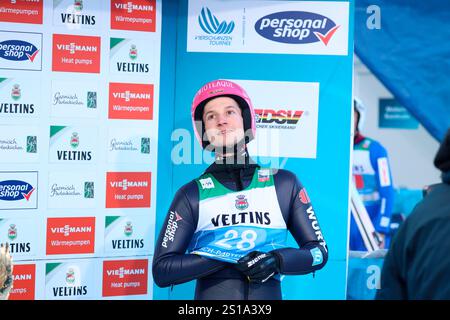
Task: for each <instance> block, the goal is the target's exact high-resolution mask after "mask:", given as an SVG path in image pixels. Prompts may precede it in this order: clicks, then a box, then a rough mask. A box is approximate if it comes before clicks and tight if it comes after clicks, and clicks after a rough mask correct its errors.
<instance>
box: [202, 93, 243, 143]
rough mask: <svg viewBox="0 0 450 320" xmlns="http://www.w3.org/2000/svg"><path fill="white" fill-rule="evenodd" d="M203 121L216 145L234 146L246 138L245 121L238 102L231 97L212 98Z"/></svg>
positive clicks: (205, 110) (209, 136) (204, 111)
mask: <svg viewBox="0 0 450 320" xmlns="http://www.w3.org/2000/svg"><path fill="white" fill-rule="evenodd" d="M203 123H204V124H205V132H206V136H207V138H208V140H209V142H210V143H211V144H212V145H213V146H214V147H232V146H233V145H235V144H236V143H237V142H239V141H240V140H242V139H243V138H244V121H243V119H242V111H241V108H239V105H238V104H237V102H236V101H235V100H234V99H232V98H229V97H218V98H215V99H212V100H211V101H209V102H208V103H207V104H206V105H205V109H204V110H203Z"/></svg>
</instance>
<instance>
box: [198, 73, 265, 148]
mask: <svg viewBox="0 0 450 320" xmlns="http://www.w3.org/2000/svg"><path fill="white" fill-rule="evenodd" d="M223 96H225V97H230V98H233V99H234V100H235V101H236V102H237V104H238V105H239V107H240V108H241V110H242V118H243V119H244V132H245V133H246V135H245V143H248V142H250V141H251V140H253V139H254V137H255V134H256V123H255V111H254V110H253V105H252V102H251V101H250V98H249V97H248V95H247V93H246V92H245V90H244V89H243V88H242V87H241V86H239V85H238V84H236V83H234V82H231V81H228V80H220V79H219V80H214V81H211V82H208V83H206V84H205V85H204V86H202V87H201V88H200V90H198V91H197V93H196V94H195V96H194V101H192V108H191V116H192V124H193V127H194V132H195V136H196V137H197V140H198V141H199V142H200V144H201V145H202V147H203V148H206V147H207V146H208V145H209V141H207V140H206V141H203V140H202V137H203V135H204V132H205V131H204V130H205V129H204V125H203V121H202V117H203V109H204V107H205V105H206V104H207V103H208V102H209V101H210V100H212V99H214V98H217V97H223ZM249 129H251V130H249Z"/></svg>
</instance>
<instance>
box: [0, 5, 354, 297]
mask: <svg viewBox="0 0 450 320" xmlns="http://www.w3.org/2000/svg"><path fill="white" fill-rule="evenodd" d="M262 4H263V5H262ZM353 5H354V1H352V0H350V1H263V2H262V1H238V0H230V1H218V0H196V1H188V0H180V1H167V2H165V3H164V7H163V4H162V1H161V0H108V1H97V0H33V1H28V0H8V1H1V4H0V98H1V101H0V164H1V170H0V242H5V241H8V242H9V243H11V250H12V254H13V256H14V259H15V268H14V281H15V282H14V289H13V291H12V294H11V299H180V298H184V299H189V298H192V297H193V286H194V283H193V282H190V283H187V284H184V285H179V286H175V287H174V288H173V289H167V288H164V289H161V288H158V287H156V286H155V285H154V284H153V281H152V277H151V262H152V255H153V250H154V239H155V237H156V236H157V235H158V234H157V233H158V232H159V230H160V228H161V224H162V221H163V218H164V216H165V215H166V213H167V209H168V208H169V204H170V202H171V200H172V197H173V195H174V194H175V192H176V190H177V189H178V188H179V187H180V186H181V185H183V184H185V183H186V182H188V181H190V180H191V179H193V178H195V177H197V176H198V175H199V174H200V173H201V172H202V171H203V170H204V169H205V167H206V166H207V165H208V163H210V162H211V161H212V160H213V158H212V156H211V154H209V153H208V152H206V153H203V152H202V150H201V149H200V147H199V145H198V143H197V142H196V141H195V138H194V135H193V132H192V128H191V119H190V115H189V113H190V103H191V101H192V98H193V96H194V94H195V92H196V90H197V89H198V88H199V87H200V86H201V85H202V84H204V83H205V82H207V81H210V80H213V79H218V78H224V79H230V80H234V81H236V82H238V83H240V84H241V85H243V86H244V87H245V88H246V89H247V91H248V93H249V95H250V96H251V98H252V99H253V102H254V106H255V109H256V110H255V111H256V121H257V127H258V134H257V139H256V140H255V141H253V142H252V143H251V144H250V145H249V148H250V152H251V154H252V156H253V157H255V159H256V160H257V161H258V162H259V163H260V164H261V165H263V166H271V167H276V168H287V169H290V170H292V171H294V172H295V173H296V174H297V175H298V177H299V178H300V180H301V181H302V183H303V184H304V185H305V187H306V189H307V190H308V194H309V196H310V198H311V200H312V202H313V204H314V207H315V212H316V215H317V216H318V218H319V220H320V223H321V227H322V231H323V233H324V235H325V238H326V240H327V243H328V246H329V253H330V259H329V262H328V264H327V266H326V267H325V269H324V270H322V271H320V272H317V274H316V275H315V278H313V276H312V275H307V276H287V277H285V278H284V279H283V295H284V298H285V299H345V297H346V295H345V284H346V264H347V250H346V245H347V226H348V206H347V200H348V191H347V190H348V183H349V181H350V154H351V153H350V150H351V139H350V137H351V108H349V107H348V106H351V89H350V88H351V87H352V58H353V57H352V52H353V50H352V48H353V34H352V31H353ZM163 10H164V11H163ZM163 16H164V19H163V18H162V17H163ZM162 28H164V37H162V36H161V34H162V33H161V30H162ZM175 39H176V40H175ZM161 66H164V72H162V73H161V74H160V68H161ZM160 94H161V102H160ZM160 105H161V106H164V108H163V110H164V112H162V113H161V114H160V113H159V109H160V108H159V106H160ZM159 122H161V126H159ZM159 145H160V146H159ZM158 146H159V150H158ZM331 159H332V160H331ZM158 174H160V175H162V177H163V179H157V178H158ZM157 181H158V182H157ZM157 189H158V190H160V192H158V193H157V192H156V190H157ZM156 203H158V210H157V207H156ZM157 212H158V217H157V218H158V219H156V213H157ZM155 225H156V228H155ZM155 230H156V231H157V232H155ZM289 241H290V243H291V244H292V245H295V244H294V241H293V239H289Z"/></svg>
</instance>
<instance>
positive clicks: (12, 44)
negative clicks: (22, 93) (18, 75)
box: [0, 31, 42, 71]
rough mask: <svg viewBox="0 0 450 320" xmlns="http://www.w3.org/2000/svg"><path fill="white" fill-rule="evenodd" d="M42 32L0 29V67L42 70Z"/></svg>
mask: <svg viewBox="0 0 450 320" xmlns="http://www.w3.org/2000/svg"><path fill="white" fill-rule="evenodd" d="M41 50H42V33H33V32H8V31H0V69H14V70H35V71H39V70H42V52H41Z"/></svg>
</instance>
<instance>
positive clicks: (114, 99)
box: [108, 82, 153, 120]
mask: <svg viewBox="0 0 450 320" xmlns="http://www.w3.org/2000/svg"><path fill="white" fill-rule="evenodd" d="M108 118H109V119H136V120H153V85H152V84H137V83H114V82H111V83H110V84H109V112H108Z"/></svg>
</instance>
